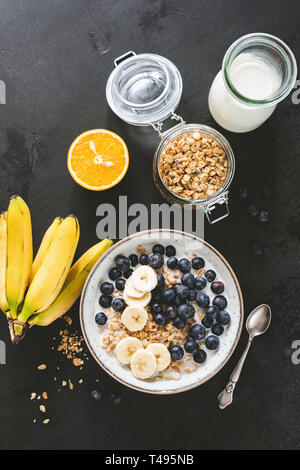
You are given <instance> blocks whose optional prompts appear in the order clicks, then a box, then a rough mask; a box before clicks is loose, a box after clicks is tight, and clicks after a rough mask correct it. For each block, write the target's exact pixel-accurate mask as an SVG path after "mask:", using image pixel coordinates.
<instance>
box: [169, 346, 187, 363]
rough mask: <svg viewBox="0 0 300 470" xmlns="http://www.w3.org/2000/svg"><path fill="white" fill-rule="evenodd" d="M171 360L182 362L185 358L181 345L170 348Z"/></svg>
mask: <svg viewBox="0 0 300 470" xmlns="http://www.w3.org/2000/svg"><path fill="white" fill-rule="evenodd" d="M169 351H170V354H171V358H172V360H173V361H180V359H182V358H183V356H184V350H183V349H182V347H181V346H180V345H179V344H174V345H173V346H170V347H169Z"/></svg>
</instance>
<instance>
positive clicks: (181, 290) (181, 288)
mask: <svg viewBox="0 0 300 470" xmlns="http://www.w3.org/2000/svg"><path fill="white" fill-rule="evenodd" d="M174 291H175V294H176V295H177V296H178V297H179V299H180V300H185V299H186V298H187V296H188V293H189V288H188V287H187V286H185V285H183V284H177V285H176V286H175V288H174Z"/></svg>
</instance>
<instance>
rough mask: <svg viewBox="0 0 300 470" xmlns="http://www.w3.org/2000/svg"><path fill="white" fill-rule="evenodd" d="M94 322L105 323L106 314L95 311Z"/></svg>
mask: <svg viewBox="0 0 300 470" xmlns="http://www.w3.org/2000/svg"><path fill="white" fill-rule="evenodd" d="M95 322H96V323H97V325H101V326H102V325H105V323H106V322H107V316H106V315H105V313H104V312H99V313H96V316H95Z"/></svg>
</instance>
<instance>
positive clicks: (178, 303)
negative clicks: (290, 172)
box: [173, 295, 185, 306]
mask: <svg viewBox="0 0 300 470" xmlns="http://www.w3.org/2000/svg"><path fill="white" fill-rule="evenodd" d="M184 302H185V300H181V299H180V298H179V297H178V295H175V299H174V301H173V304H174V305H177V306H178V305H181V304H183V303H184Z"/></svg>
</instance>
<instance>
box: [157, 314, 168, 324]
mask: <svg viewBox="0 0 300 470" xmlns="http://www.w3.org/2000/svg"><path fill="white" fill-rule="evenodd" d="M154 321H155V322H156V323H157V324H158V325H162V326H163V325H166V324H167V323H168V317H167V316H166V315H162V314H161V313H157V314H156V315H154Z"/></svg>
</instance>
